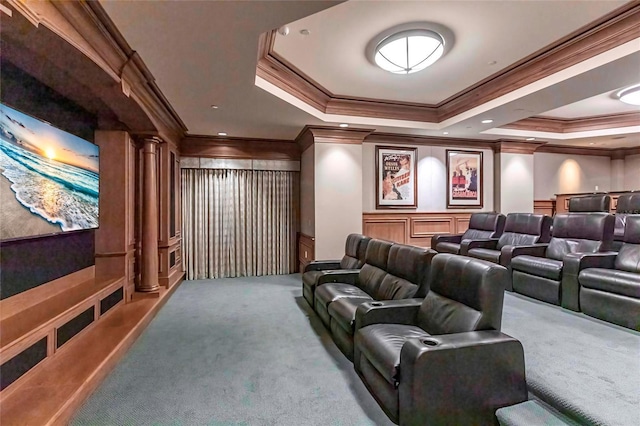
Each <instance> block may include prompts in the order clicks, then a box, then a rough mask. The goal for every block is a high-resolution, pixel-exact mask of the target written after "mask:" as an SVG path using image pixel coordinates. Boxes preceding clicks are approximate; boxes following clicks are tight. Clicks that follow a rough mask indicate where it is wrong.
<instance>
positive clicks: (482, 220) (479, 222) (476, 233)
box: [431, 212, 505, 254]
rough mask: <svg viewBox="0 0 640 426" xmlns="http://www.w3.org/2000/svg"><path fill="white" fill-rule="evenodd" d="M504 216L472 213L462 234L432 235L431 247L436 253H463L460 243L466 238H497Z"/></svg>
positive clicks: (501, 228) (501, 229) (502, 228)
mask: <svg viewBox="0 0 640 426" xmlns="http://www.w3.org/2000/svg"><path fill="white" fill-rule="evenodd" d="M504 222H505V217H504V215H503V214H500V213H495V212H493V213H473V214H472V215H471V219H470V220H469V228H468V229H467V230H466V231H465V232H464V234H455V235H434V236H433V237H432V238H431V248H432V249H434V250H435V251H437V252H438V253H454V254H464V253H462V252H461V244H462V242H463V241H466V240H483V239H487V238H495V239H498V238H500V236H501V235H502V231H503V230H504Z"/></svg>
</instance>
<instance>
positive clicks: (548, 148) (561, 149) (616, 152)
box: [536, 144, 640, 160]
mask: <svg viewBox="0 0 640 426" xmlns="http://www.w3.org/2000/svg"><path fill="white" fill-rule="evenodd" d="M538 152H541V153H551V154H566V155H594V156H600V157H609V158H611V159H612V160H620V159H623V158H625V157H627V156H629V155H637V154H640V147H635V148H587V147H581V146H567V145H549V144H545V145H542V146H541V147H539V148H538V149H537V150H536V153H538Z"/></svg>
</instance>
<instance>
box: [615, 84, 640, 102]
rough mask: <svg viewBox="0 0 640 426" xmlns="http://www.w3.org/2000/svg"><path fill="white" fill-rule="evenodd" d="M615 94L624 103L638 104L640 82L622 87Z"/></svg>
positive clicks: (639, 100) (639, 99)
mask: <svg viewBox="0 0 640 426" xmlns="http://www.w3.org/2000/svg"><path fill="white" fill-rule="evenodd" d="M616 96H618V98H620V100H621V101H622V102H624V103H625V104H629V105H640V84H636V85H634V86H631V87H627V88H625V89H622V90H621V91H619V92H618V93H617V94H616Z"/></svg>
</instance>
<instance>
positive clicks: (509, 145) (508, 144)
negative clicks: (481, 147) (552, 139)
mask: <svg viewBox="0 0 640 426" xmlns="http://www.w3.org/2000/svg"><path fill="white" fill-rule="evenodd" d="M543 145H545V142H522V141H510V140H506V139H501V140H499V141H496V142H495V145H494V151H495V152H496V153H498V152H499V153H501V154H531V155H533V153H534V152H536V150H538V149H539V148H541V147H542V146H543Z"/></svg>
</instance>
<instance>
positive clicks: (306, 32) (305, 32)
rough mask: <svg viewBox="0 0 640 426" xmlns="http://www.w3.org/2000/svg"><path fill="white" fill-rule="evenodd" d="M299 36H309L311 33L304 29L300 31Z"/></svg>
mask: <svg viewBox="0 0 640 426" xmlns="http://www.w3.org/2000/svg"><path fill="white" fill-rule="evenodd" d="M300 34H302V35H303V36H308V35H309V34H311V31H309V30H308V29H306V28H305V29H302V30H300Z"/></svg>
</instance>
